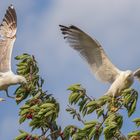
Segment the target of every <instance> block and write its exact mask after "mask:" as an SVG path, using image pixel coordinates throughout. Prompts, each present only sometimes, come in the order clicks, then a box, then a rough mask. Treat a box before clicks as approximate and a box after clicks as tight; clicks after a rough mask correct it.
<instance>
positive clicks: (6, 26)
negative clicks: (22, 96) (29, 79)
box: [0, 5, 26, 97]
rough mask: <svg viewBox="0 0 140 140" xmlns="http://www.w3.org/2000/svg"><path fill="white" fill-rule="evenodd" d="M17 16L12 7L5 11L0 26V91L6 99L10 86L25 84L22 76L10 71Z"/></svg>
mask: <svg viewBox="0 0 140 140" xmlns="http://www.w3.org/2000/svg"><path fill="white" fill-rule="evenodd" d="M16 30H17V16H16V12H15V9H14V7H13V5H10V6H9V7H8V9H7V11H6V14H5V16H4V18H3V21H2V23H1V25H0V90H5V91H6V94H7V96H8V97H11V96H9V94H8V87H9V86H10V85H16V84H22V83H26V79H25V78H24V77H23V76H20V75H15V74H14V73H13V72H12V70H11V54H12V49H13V45H14V42H15V40H16Z"/></svg>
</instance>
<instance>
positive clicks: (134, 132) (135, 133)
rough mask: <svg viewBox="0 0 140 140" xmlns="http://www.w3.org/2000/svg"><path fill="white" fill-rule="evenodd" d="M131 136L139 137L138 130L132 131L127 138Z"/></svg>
mask: <svg viewBox="0 0 140 140" xmlns="http://www.w3.org/2000/svg"><path fill="white" fill-rule="evenodd" d="M132 136H140V130H136V131H132V132H131V133H128V138H130V137H132Z"/></svg>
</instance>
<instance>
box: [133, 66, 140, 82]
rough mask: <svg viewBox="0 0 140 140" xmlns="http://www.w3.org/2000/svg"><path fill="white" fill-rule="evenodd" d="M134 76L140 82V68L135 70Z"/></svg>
mask: <svg viewBox="0 0 140 140" xmlns="http://www.w3.org/2000/svg"><path fill="white" fill-rule="evenodd" d="M133 75H134V76H135V77H136V78H137V79H138V80H140V68H139V69H137V70H135V71H134V72H133Z"/></svg>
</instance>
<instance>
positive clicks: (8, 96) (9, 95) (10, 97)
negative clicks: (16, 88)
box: [5, 89, 15, 99]
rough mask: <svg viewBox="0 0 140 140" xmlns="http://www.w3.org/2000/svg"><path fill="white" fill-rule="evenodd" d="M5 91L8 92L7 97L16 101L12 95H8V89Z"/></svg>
mask: <svg viewBox="0 0 140 140" xmlns="http://www.w3.org/2000/svg"><path fill="white" fill-rule="evenodd" d="M5 91H6V95H7V97H9V98H12V99H14V98H15V97H13V96H10V95H9V94H8V89H6V90H5Z"/></svg>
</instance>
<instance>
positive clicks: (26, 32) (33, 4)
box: [0, 0, 140, 140]
mask: <svg viewBox="0 0 140 140" xmlns="http://www.w3.org/2000/svg"><path fill="white" fill-rule="evenodd" d="M11 3H12V4H13V5H14V7H15V9H16V12H17V17H18V31H17V40H16V43H15V46H14V50H13V55H12V69H13V71H15V70H16V67H15V64H16V61H15V60H14V57H15V56H16V55H19V54H22V53H24V52H26V53H30V54H34V55H35V57H36V59H37V61H38V64H39V67H40V74H41V75H42V77H43V78H44V79H45V80H46V83H45V88H46V89H47V90H48V91H49V92H50V93H52V94H54V97H55V98H56V99H57V100H58V101H59V102H60V107H61V110H62V111H61V112H60V116H59V119H58V123H59V124H60V125H62V126H66V125H68V124H71V123H73V124H75V121H73V120H72V119H71V117H70V116H69V114H68V113H66V112H65V108H66V106H67V101H68V91H67V90H66V89H67V87H68V86H69V85H71V84H74V83H81V84H82V85H83V86H84V87H85V88H86V89H87V92H88V94H89V95H90V96H93V97H96V98H97V97H100V96H101V95H103V94H104V93H105V92H106V90H107V89H108V87H109V85H108V84H104V83H101V82H99V81H97V80H96V79H95V78H94V76H93V75H92V74H91V72H90V70H89V68H88V67H87V65H86V64H85V62H84V61H83V60H82V59H81V58H80V57H79V55H78V54H77V53H76V52H75V51H74V50H72V49H71V48H70V47H68V44H66V42H65V41H64V40H63V37H62V35H61V33H60V30H59V27H58V25H59V24H64V25H71V24H73V25H76V26H78V27H79V28H81V29H82V30H84V31H85V32H87V33H88V34H89V35H91V36H93V37H94V38H96V39H97V40H98V41H99V42H100V43H101V44H102V46H103V48H104V49H105V51H106V53H107V54H108V56H109V58H110V59H111V60H112V62H113V63H114V64H115V65H116V66H117V67H118V68H120V69H122V70H125V69H130V70H135V69H137V68H138V67H140V59H139V58H140V55H139V54H140V41H139V40H140V8H139V6H140V1H138V0H123V1H122V0H113V1H112V0H57V1H56V0H38V1H35V0H24V1H19V0H1V4H0V20H1V21H2V18H3V16H4V14H5V11H6V9H7V7H8V6H9V5H10V4H11ZM133 87H134V88H135V89H136V90H137V91H139V92H140V83H139V82H138V81H135V83H134V85H133ZM15 88H16V87H11V88H10V89H9V92H10V94H11V95H12V94H13V92H14V90H15ZM0 95H1V97H5V94H4V92H3V91H1V94H0ZM5 99H6V102H3V103H0V114H1V115H0V120H1V122H0V124H1V125H0V139H2V140H11V139H13V138H14V137H15V136H16V135H18V129H25V130H27V131H28V130H30V129H29V128H28V127H27V124H24V125H18V121H17V120H18V107H17V106H16V103H15V102H14V101H12V99H8V98H6V97H5ZM139 106H140V103H139V102H138V107H137V111H136V113H135V114H134V115H133V116H132V117H131V118H130V119H131V120H132V119H133V118H135V117H138V116H140V111H139V110H138V108H139ZM123 114H124V115H125V120H124V128H123V132H124V133H127V132H129V131H130V130H132V128H134V127H133V124H128V122H127V116H126V112H123ZM78 125H79V124H78Z"/></svg>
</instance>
